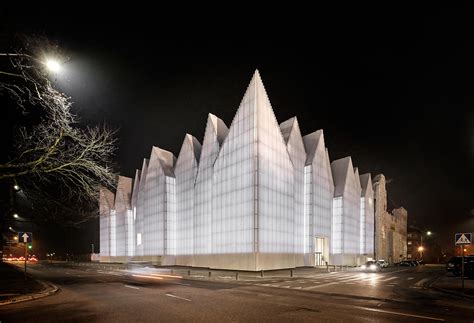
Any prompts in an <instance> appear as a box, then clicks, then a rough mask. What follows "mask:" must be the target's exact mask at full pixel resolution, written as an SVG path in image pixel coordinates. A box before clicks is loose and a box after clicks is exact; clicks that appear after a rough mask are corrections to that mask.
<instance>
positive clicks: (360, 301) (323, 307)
mask: <svg viewBox="0 0 474 323" xmlns="http://www.w3.org/2000/svg"><path fill="white" fill-rule="evenodd" d="M30 272H31V273H32V274H33V275H35V276H36V277H38V278H40V279H43V280H48V281H50V282H52V283H54V284H56V285H57V286H58V287H59V288H60V289H61V290H60V292H59V293H57V294H55V295H53V296H49V297H45V298H42V299H38V300H35V301H31V302H24V303H18V304H11V305H6V306H2V307H0V321H1V323H5V322H96V321H100V322H112V321H113V322H132V321H133V322H157V321H164V322H176V321H180V322H182V321H190V322H191V321H192V322H292V321H295V322H306V321H307V322H319V321H323V322H348V321H350V322H380V321H383V322H400V321H408V322H425V321H434V322H436V321H438V322H439V321H448V322H451V321H452V322H472V321H473V320H474V302H472V301H471V302H469V301H462V300H459V299H452V298H449V297H446V296H445V295H443V294H441V293H436V292H433V291H431V290H428V289H424V288H423V286H425V285H426V284H429V282H430V281H432V280H434V279H436V278H437V277H439V276H440V275H441V274H443V272H442V271H440V270H439V269H438V270H436V269H430V268H426V269H423V268H422V269H413V268H408V269H404V268H403V269H401V268H394V269H390V270H385V271H383V272H382V273H363V272H336V273H315V274H314V275H311V274H307V275H305V276H304V277H294V278H292V279H291V278H289V277H268V278H260V279H256V278H255V279H252V280H246V281H239V282H233V281H232V282H231V281H228V282H223V281H206V280H204V279H203V280H188V279H186V277H185V276H179V275H176V274H173V275H169V274H163V273H159V272H150V271H135V272H117V271H105V270H97V269H90V268H88V269H85V268H68V267H62V266H60V265H41V264H37V265H33V266H31V267H30Z"/></svg>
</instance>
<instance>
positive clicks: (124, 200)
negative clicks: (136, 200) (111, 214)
mask: <svg viewBox="0 0 474 323" xmlns="http://www.w3.org/2000/svg"><path fill="white" fill-rule="evenodd" d="M131 195H132V179H131V178H130V177H125V176H119V177H118V182H117V192H116V193H115V209H116V210H120V209H124V208H125V209H129V208H130V206H131V197H132V196H131Z"/></svg>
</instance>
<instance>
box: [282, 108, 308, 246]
mask: <svg viewBox="0 0 474 323" xmlns="http://www.w3.org/2000/svg"><path fill="white" fill-rule="evenodd" d="M280 129H281V132H282V134H283V138H284V139H285V141H286V145H287V150H288V154H289V155H290V160H291V162H292V164H293V170H294V185H293V187H294V191H293V203H294V206H293V223H294V229H293V236H294V248H295V249H294V250H295V253H300V254H302V253H304V245H305V209H304V206H305V204H304V201H305V195H304V192H305V187H304V185H305V181H304V179H305V163H306V151H305V148H304V143H303V138H302V136H301V132H300V127H299V124H298V120H297V119H296V117H294V118H291V119H289V120H287V121H285V122H283V123H281V124H280Z"/></svg>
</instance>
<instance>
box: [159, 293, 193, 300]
mask: <svg viewBox="0 0 474 323" xmlns="http://www.w3.org/2000/svg"><path fill="white" fill-rule="evenodd" d="M165 295H166V296H169V297H174V298H179V299H182V300H185V301H188V302H191V300H190V299H187V298H184V297H179V296H176V295H172V294H165Z"/></svg>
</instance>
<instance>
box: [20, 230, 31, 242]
mask: <svg viewBox="0 0 474 323" xmlns="http://www.w3.org/2000/svg"><path fill="white" fill-rule="evenodd" d="M32 241H33V233H31V232H18V242H23V243H31V242H32Z"/></svg>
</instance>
